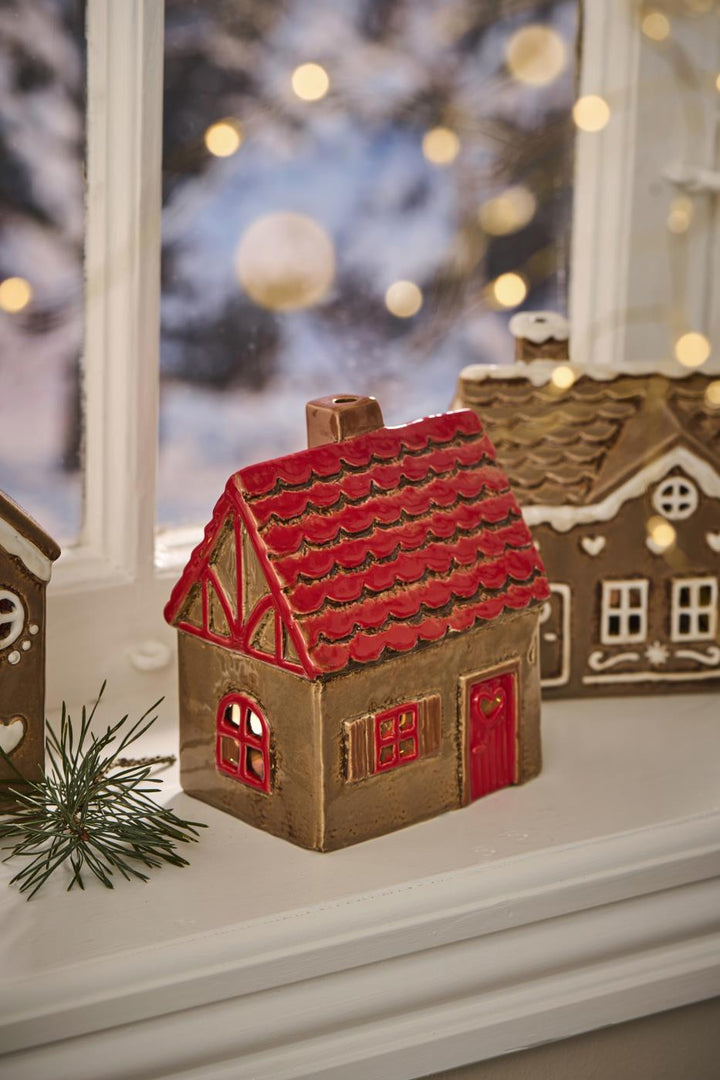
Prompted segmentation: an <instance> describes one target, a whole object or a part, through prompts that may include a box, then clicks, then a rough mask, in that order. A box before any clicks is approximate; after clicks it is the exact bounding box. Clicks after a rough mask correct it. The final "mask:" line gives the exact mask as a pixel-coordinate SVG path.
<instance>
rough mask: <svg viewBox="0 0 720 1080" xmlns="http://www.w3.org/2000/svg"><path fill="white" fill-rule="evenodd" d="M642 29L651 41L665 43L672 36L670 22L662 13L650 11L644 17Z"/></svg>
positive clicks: (641, 24)
mask: <svg viewBox="0 0 720 1080" xmlns="http://www.w3.org/2000/svg"><path fill="white" fill-rule="evenodd" d="M640 29H641V30H642V32H643V34H644V35H645V37H648V38H650V40H651V41H665V39H666V38H667V37H669V35H670V20H669V19H668V17H667V15H665V14H663V12H662V11H648V12H647V13H646V14H645V15H643V17H642V21H641V23H640Z"/></svg>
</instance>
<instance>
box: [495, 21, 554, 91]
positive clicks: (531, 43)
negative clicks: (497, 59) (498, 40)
mask: <svg viewBox="0 0 720 1080" xmlns="http://www.w3.org/2000/svg"><path fill="white" fill-rule="evenodd" d="M505 61H506V63H507V66H508V70H509V72H510V74H511V75H512V76H513V77H514V78H516V79H517V80H518V82H522V83H525V84H526V85H528V86H545V85H546V84H547V83H550V82H552V81H553V79H556V78H557V77H558V75H559V74H560V72H561V71H562V70H563V68H564V67H565V62H566V55H565V42H564V41H563V39H562V38H561V37H560V35H559V34H557V33H556V32H555V31H554V30H551V29H550V27H548V26H544V25H543V24H542V23H533V24H531V25H530V26H523V27H522V28H521V29H520V30H516V31H515V33H514V34H513V35H512V37H511V38H510V39H509V41H508V43H507V45H506V48H505Z"/></svg>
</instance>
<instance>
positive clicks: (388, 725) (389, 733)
mask: <svg viewBox="0 0 720 1080" xmlns="http://www.w3.org/2000/svg"><path fill="white" fill-rule="evenodd" d="M394 733H395V717H394V716H392V717H391V718H390V719H389V720H383V721H382V722H381V724H380V738H381V739H391V738H392V737H393V735H394Z"/></svg>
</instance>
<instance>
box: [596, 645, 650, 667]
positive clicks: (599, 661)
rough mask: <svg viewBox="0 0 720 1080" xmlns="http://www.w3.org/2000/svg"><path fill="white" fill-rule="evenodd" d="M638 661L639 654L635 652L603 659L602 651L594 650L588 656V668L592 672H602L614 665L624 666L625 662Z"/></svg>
mask: <svg viewBox="0 0 720 1080" xmlns="http://www.w3.org/2000/svg"><path fill="white" fill-rule="evenodd" d="M639 659H640V653H637V652H623V653H617V654H616V655H615V656H606V657H603V654H602V649H595V651H594V652H591V653H590V655H589V656H588V666H589V667H591V668H592V669H593V671H603V670H604V669H605V668H609V667H615V665H616V664H624V663H626V662H630V661H633V662H634V661H635V660H639Z"/></svg>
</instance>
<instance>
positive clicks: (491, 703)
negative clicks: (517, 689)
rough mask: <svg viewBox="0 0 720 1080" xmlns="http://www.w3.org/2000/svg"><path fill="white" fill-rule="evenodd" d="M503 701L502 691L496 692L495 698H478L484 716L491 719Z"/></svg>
mask: <svg viewBox="0 0 720 1080" xmlns="http://www.w3.org/2000/svg"><path fill="white" fill-rule="evenodd" d="M504 700H505V695H504V694H503V692H502V690H498V692H497V694H496V695H495V697H491V698H488V697H484V698H480V708H481V709H482V711H483V714H484V715H485V716H487V717H491V716H492V715H493V713H496V712H497V710H498V709H499V708H500V706H501V705H502V703H503V701H504Z"/></svg>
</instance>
